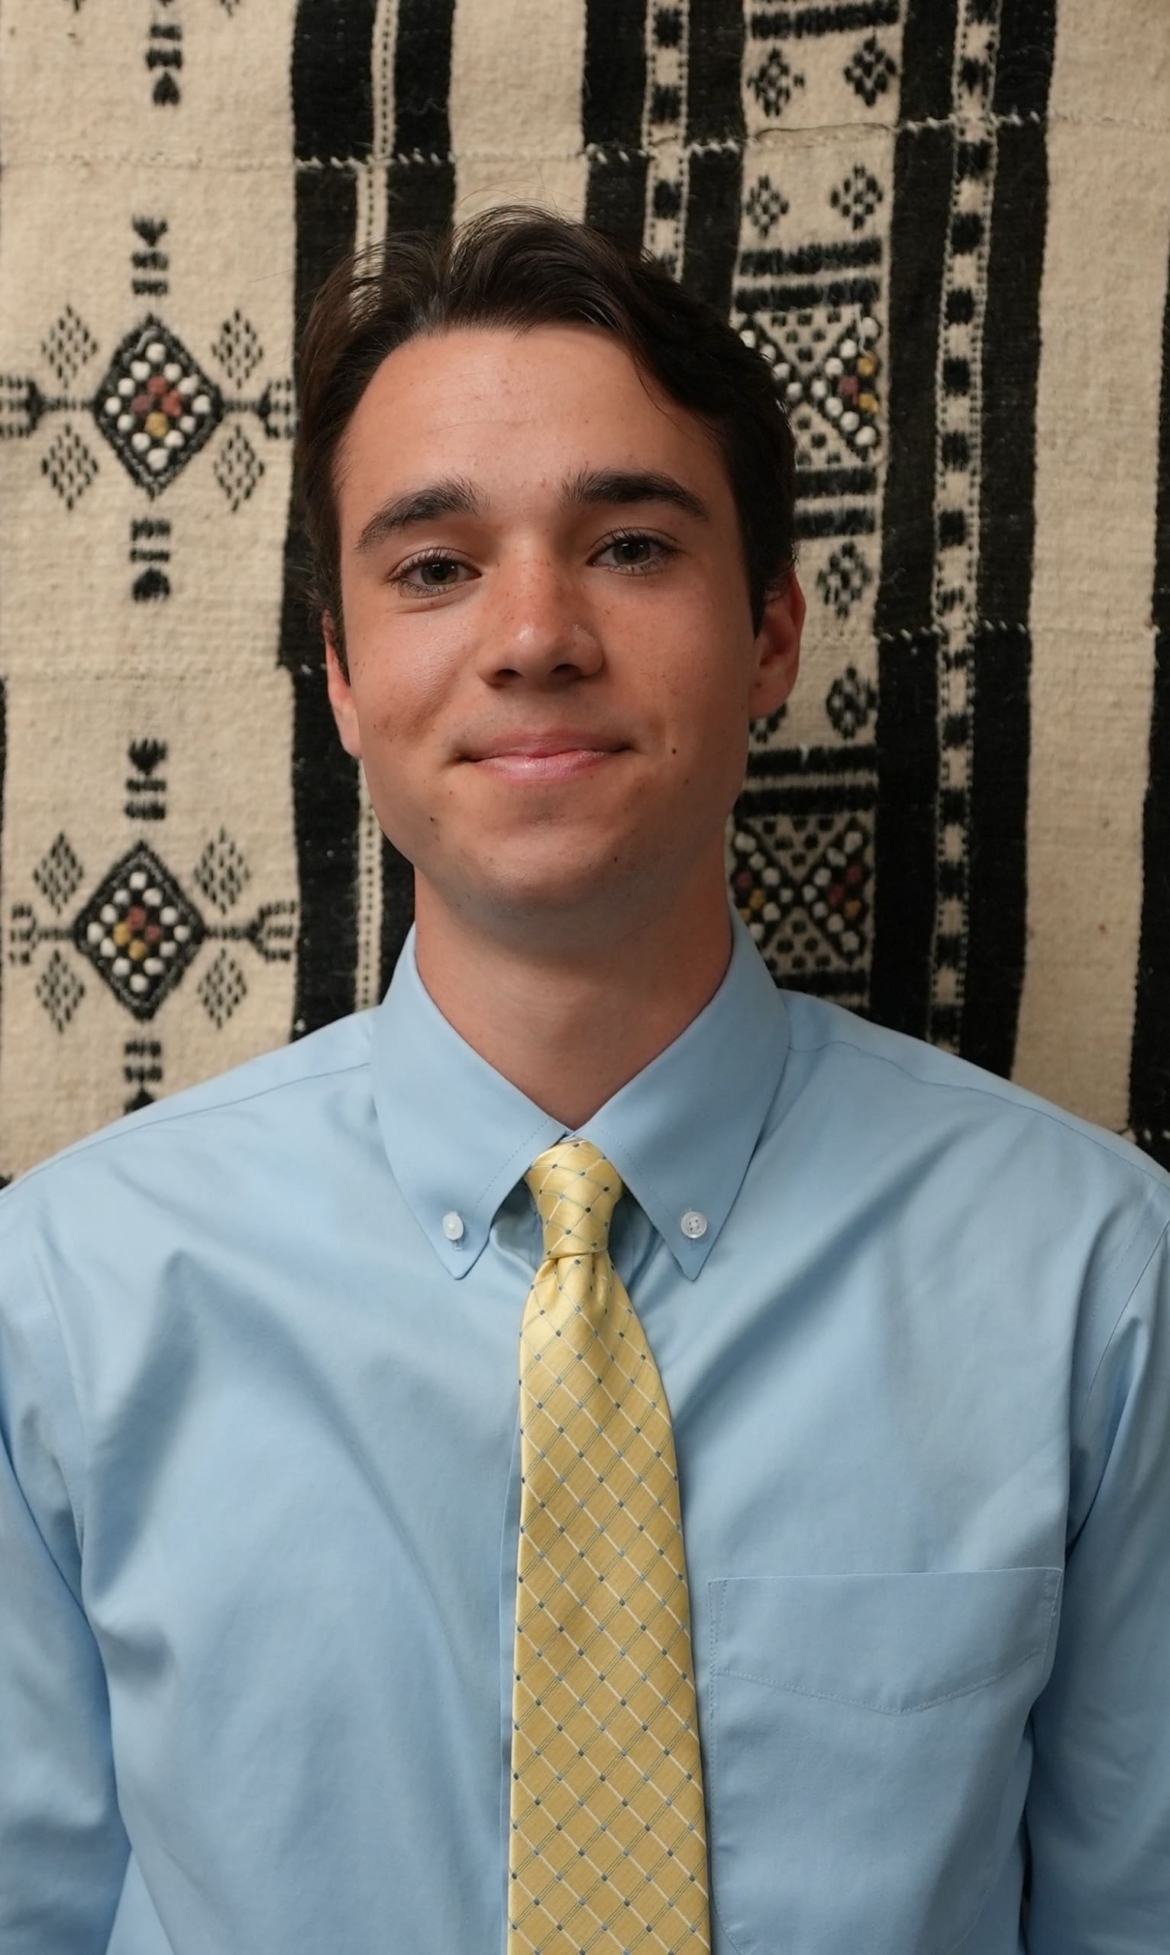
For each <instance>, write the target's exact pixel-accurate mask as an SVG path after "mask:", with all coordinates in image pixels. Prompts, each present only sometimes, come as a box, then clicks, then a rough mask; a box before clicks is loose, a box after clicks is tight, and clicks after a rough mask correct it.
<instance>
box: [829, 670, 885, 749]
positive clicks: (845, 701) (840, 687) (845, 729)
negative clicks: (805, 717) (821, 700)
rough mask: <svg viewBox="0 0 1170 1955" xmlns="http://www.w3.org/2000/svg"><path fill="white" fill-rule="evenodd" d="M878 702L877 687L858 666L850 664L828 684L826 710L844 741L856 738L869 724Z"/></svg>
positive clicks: (832, 724) (831, 724)
mask: <svg viewBox="0 0 1170 1955" xmlns="http://www.w3.org/2000/svg"><path fill="white" fill-rule="evenodd" d="M877 703H878V696H877V690H876V688H875V687H874V685H873V684H872V682H871V681H870V680H869V679H867V678H865V676H864V675H863V674H862V673H860V672H859V671H858V670H857V667H856V666H855V665H847V666H846V667H845V670H844V672H841V673H838V675H837V677H836V678H835V679H834V680H833V683H832V685H831V686H830V687H829V696H828V698H827V699H826V701H825V712H826V713H827V714H828V716H829V724H830V726H831V727H832V728H833V731H834V732H835V733H839V734H840V736H841V738H842V739H843V740H855V739H856V738H857V735H858V734H859V733H861V732H863V731H864V729H865V728H866V727H867V726H868V725H869V722H870V720H871V719H872V718H873V715H874V712H875V711H876V708H877Z"/></svg>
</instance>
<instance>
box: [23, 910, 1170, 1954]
mask: <svg viewBox="0 0 1170 1955" xmlns="http://www.w3.org/2000/svg"><path fill="white" fill-rule="evenodd" d="M581 1131H582V1132H583V1133H585V1134H586V1135H587V1136H588V1137H589V1139H591V1140H592V1141H594V1142H596V1144H597V1145H598V1146H599V1147H600V1148H601V1149H602V1150H603V1151H604V1153H605V1154H606V1155H608V1156H609V1158H610V1159H611V1160H612V1161H613V1162H614V1163H615V1165H616V1166H617V1168H618V1170H619V1171H620V1173H621V1175H622V1177H623V1179H624V1181H625V1183H626V1186H627V1189H628V1191H629V1192H628V1193H627V1195H626V1197H625V1198H624V1199H623V1200H622V1201H621V1203H620V1204H619V1207H618V1212H617V1216H616V1218H615V1223H614V1229H613V1240H612V1248H613V1253H614V1257H615V1260H616V1262H617V1264H618V1267H619V1269H620V1270H621V1273H622V1276H623V1277H624V1279H625V1282H626V1284H627V1286H628V1288H629V1290H630V1292H631V1295H632V1297H633V1299H634V1302H635V1305H636V1307H637V1309H638V1311H639V1313H640V1315H641V1318H642V1321H643V1323H644V1325H645V1328H646V1332H647V1335H648V1337H649V1339H650V1342H651V1345H652V1347H653V1349H654V1351H655V1353H656V1355H657V1359H658V1363H659V1366H660V1367H661V1371H662V1375H663V1379H664V1381H665V1386H666V1391H667V1396H668V1398H669V1401H670V1404H671V1407H672V1410H673V1418H674V1428H675V1435H676V1443H677V1449H678V1456H679V1466H680V1476H681V1482H682V1498H683V1517H684V1529H685V1539H686V1551H687V1559H688V1565H689V1572H690V1587H691V1605H692V1615H693V1628H694V1643H695V1659H696V1666H697V1676H698V1681H699V1714H700V1725H701V1739H702V1746H703V1757H704V1773H705V1780H706V1791H707V1807H708V1826H709V1834H710V1845H711V1860H712V1879H713V1895H714V1905H713V1918H712V1930H713V1938H714V1949H715V1951H716V1955H733V1951H736V1952H737V1955H947V1951H962V1955H1019V1951H1021V1950H1024V1949H1027V1950H1028V1951H1031V1955H1166V1951H1167V1949H1168V1948H1170V1308H1168V1306H1170V1273H1168V1261H1167V1227H1168V1222H1170V1181H1168V1179H1167V1177H1166V1176H1165V1175H1163V1174H1162V1173H1161V1172H1160V1171H1159V1170H1158V1169H1157V1168H1156V1167H1154V1166H1153V1165H1152V1164H1151V1162H1149V1161H1148V1160H1146V1159H1145V1158H1144V1157H1143V1156H1141V1155H1140V1154H1138V1153H1137V1152H1136V1151H1135V1150H1134V1149H1132V1148H1130V1147H1128V1146H1127V1145H1125V1144H1124V1143H1123V1142H1121V1141H1118V1140H1115V1139H1114V1138H1112V1137H1111V1136H1110V1135H1107V1134H1105V1133H1102V1132H1100V1131H1098V1130H1097V1129H1095V1128H1092V1127H1089V1126H1086V1125H1084V1124H1083V1123H1081V1122H1078V1121H1077V1120H1075V1119H1073V1118H1071V1117H1070V1116H1068V1115H1065V1114H1063V1113H1060V1112H1058V1111H1056V1109H1054V1108H1052V1107H1050V1106H1047V1105H1045V1104H1044V1103H1043V1102H1041V1101H1038V1100H1036V1099H1034V1098H1031V1097H1030V1096H1029V1095H1028V1094H1026V1093H1024V1092H1022V1091H1020V1090H1018V1089H1016V1088H1014V1087H1012V1086H1009V1085H1005V1084H1004V1083H1002V1082H1001V1081H999V1080H997V1079H994V1078H992V1077H990V1076H989V1075H986V1074H983V1073H981V1072H978V1071H976V1070H974V1069H973V1068H971V1067H970V1066H967V1065H964V1064H962V1063H961V1062H959V1061H958V1060H955V1059H953V1058H950V1057H947V1056H945V1055H943V1054H941V1053H939V1052H936V1051H933V1050H931V1049H930V1048H928V1047H927V1046H924V1045H921V1044H918V1043H916V1042H914V1041H911V1040H908V1039H905V1038H901V1037H898V1036H896V1035H894V1034H892V1033H890V1032H887V1031H883V1030H879V1029H878V1028H876V1027H874V1026H871V1025H868V1024H866V1023H864V1022H863V1021H861V1020H859V1019H857V1018H855V1017H852V1016H850V1015H849V1014H848V1013H845V1012H842V1011H840V1010H838V1009H836V1008H835V1007H833V1006H832V1005H829V1004H825V1003H822V1002H819V1001H816V1000H814V999H811V998H807V997H801V996H796V995H792V994H782V993H779V992H777V991H776V990H775V988H774V987H773V985H772V982H771V980H770V978H769V976H768V973H767V971H766V969H765V967H764V965H763V964H762V962H761V961H760V959H759V957H758V955H757V953H756V951H755V948H754V946H753V945H752V943H751V940H750V938H749V937H748V935H747V933H746V931H745V930H744V929H743V927H742V925H740V924H739V923H738V920H737V921H736V922H735V938H734V953H733V957H732V961H731V965H730V967H729V970H728V973H727V976H726V978H725V980H724V982H723V985H722V987H721V988H720V990H719V991H718V993H717V994H716V996H715V998H714V999H713V1000H712V1002H711V1003H710V1004H709V1005H708V1007H707V1008H706V1010H705V1011H704V1012H702V1014H701V1015H700V1016H699V1017H698V1018H697V1019H696V1020H695V1021H694V1022H693V1023H692V1024H691V1025H690V1027H689V1028H688V1029H687V1030H686V1031H685V1032H684V1033H683V1034H682V1036H681V1037H680V1038H679V1039H678V1040H677V1041H676V1042H675V1044H674V1045H672V1046H671V1047H670V1048H669V1049H668V1050H667V1051H666V1052H664V1053H663V1054H662V1055H661V1056H660V1057H659V1058H658V1059H656V1060H655V1061H654V1063H653V1064H652V1065H650V1066H649V1067H647V1068H646V1070H645V1071H644V1072H642V1073H641V1074H639V1075H638V1077H637V1078H635V1079H634V1080H632V1081H631V1082H630V1083H629V1085H627V1086H626V1087H625V1088H623V1090H622V1091H621V1092H620V1093H618V1094H617V1095H616V1096H615V1097H614V1098H613V1099H612V1100H610V1102H609V1103H608V1104H607V1105H606V1106H605V1107H603V1108H602V1110H601V1112H600V1113H599V1114H598V1115H597V1117H596V1118H595V1119H593V1120H591V1121H590V1122H589V1123H588V1125H587V1126H586V1127H584V1128H583V1129H582V1130H581ZM562 1132H563V1129H562V1128H561V1127H560V1126H559V1125H558V1123H557V1121H556V1120H554V1119H550V1118H549V1117H548V1116H547V1115H546V1114H544V1113H542V1112H541V1111H540V1110H539V1108H537V1107H536V1106H534V1105H533V1104H532V1103H531V1102H530V1101H529V1100H527V1099H526V1098H524V1096H523V1095H522V1094H520V1093H519V1092H518V1091H517V1090H516V1089H515V1088H514V1087H513V1086H511V1085H510V1084H508V1082H507V1081H506V1080H504V1079H503V1078H501V1077H500V1076H499V1075H498V1074H497V1073H496V1072H495V1071H493V1069H492V1068H491V1067H490V1066H489V1065H487V1064H486V1063H485V1062H484V1061H483V1060H482V1059H481V1058H479V1057H478V1056H477V1055H476V1054H475V1053H474V1052H473V1051H472V1050H471V1049H470V1048H469V1047H468V1046H467V1045H466V1044H465V1043H464V1042H463V1040H462V1039H461V1038H460V1037H459V1036H458V1035H457V1034H456V1032H455V1031H454V1030H453V1029H452V1028H451V1027H450V1026H449V1025H448V1024H447V1023H446V1021H445V1020H444V1019H443V1018H442V1017H441V1015H440V1014H439V1012H438V1011H437V1010H436V1008H435V1006H434V1005H433V1003H432V1002H431V1000H430V999H429V997H428V996H427V994H426V992H425V991H424V989H423V987H422V985H421V982H420V980H419V977H418V973H417V969H416V966H415V962H414V956H413V945H412V944H410V945H408V947H407V950H406V952H405V953H404V955H403V957H402V959H401V961H400V963H399V966H398V969H397V972H396V974H395V977H394V981H393V983H392V985H391V987H390V991H389V993H388V996H387V998H386V1000H385V1001H384V1003H383V1004H382V1005H381V1007H380V1008H379V1009H377V1010H376V1011H372V1012H367V1013H363V1014H361V1015H358V1016H356V1017H353V1018H350V1019H347V1020H344V1021H342V1022H341V1023H338V1024H336V1025H333V1026H330V1027H329V1028H328V1029H327V1030H325V1031H323V1032H320V1033H318V1034H316V1035H314V1036H313V1037H311V1038H308V1039H305V1040H304V1041H303V1042H302V1043H301V1044H299V1045H296V1046H293V1047H290V1048H288V1049H286V1050H284V1051H280V1052H276V1053H273V1054H271V1055H269V1056H267V1057H264V1058H262V1059H258V1060H256V1061H254V1062H252V1063H251V1064H249V1065H247V1066H244V1067H242V1068H240V1069H239V1070H237V1071H235V1072H232V1073H229V1074H228V1075H227V1076H226V1077H224V1078H221V1079H218V1080H215V1081H213V1082H212V1083H211V1084H209V1085H206V1086H202V1087H199V1088H197V1089H195V1090H194V1091H192V1092H188V1093H183V1094H180V1095H179V1096H177V1097H176V1098H174V1099H172V1100H169V1101H166V1102H163V1103H161V1104H159V1105H158V1106H155V1107H151V1108H149V1109H147V1110H146V1111H144V1112H143V1113H141V1114H138V1115H135V1116H133V1117H132V1118H131V1119H129V1120H126V1121H122V1122H120V1123H119V1124H118V1125H117V1126H115V1127H112V1128H110V1129H107V1130H106V1131H104V1132H103V1133H100V1134H97V1135H95V1136H93V1137H92V1138H90V1139H88V1140H86V1141H83V1142H81V1143H80V1144H79V1145H78V1146H76V1147H74V1148H72V1149H70V1150H69V1151H68V1152H67V1153H65V1154H63V1155H60V1156H58V1157H57V1158H56V1159H55V1160H53V1161H50V1162H48V1163H47V1164H45V1165H44V1166H42V1167H40V1168H38V1169H36V1170H34V1171H33V1172H31V1173H29V1174H28V1175H26V1176H25V1177H23V1179H21V1180H19V1181H18V1182H17V1183H16V1184H15V1185H14V1186H13V1187H12V1188H11V1189H10V1190H9V1191H8V1192H7V1193H6V1194H5V1195H3V1196H2V1197H0V1431H2V1436H3V1441H4V1447H3V1451H2V1453H0V1467H2V1478H0V1955H98V1952H99V1951H101V1955H105V1951H107V1950H108V1951H109V1955H501V1951H503V1949H504V1944H505V1885H506V1877H507V1876H506V1869H507V1860H508V1853H507V1829H508V1783H509V1731H510V1699H511V1682H512V1677H511V1670H512V1634H513V1607H514V1592H515V1568H516V1546H517V1514H518V1433H517V1385H516V1373H517V1343H518V1333H519V1325H520V1317H521V1312H522V1309H523V1304H524V1299H525V1296H526V1294H527V1291H528V1288H529V1284H530V1282H531V1279H532V1274H533V1270H534V1268H535V1267H536V1264H537V1262H538V1261H539V1258H540V1253H541V1244H540V1231H539V1225H538V1223H537V1219H536V1216H535V1214H534V1211H533V1208H532V1204H531V1201H530V1199H529V1197H528V1194H527V1191H526V1189H525V1187H524V1185H523V1183H522V1181H521V1180H520V1177H521V1176H522V1175H523V1173H524V1170H525V1169H526V1167H527V1166H528V1165H529V1163H530V1161H531V1160H532V1159H533V1157H534V1156H535V1155H537V1154H538V1153H540V1152H541V1150H542V1149H543V1148H545V1147H547V1146H549V1145H550V1144H551V1143H552V1142H553V1141H555V1140H556V1139H558V1138H559V1137H560V1135H561V1134H562ZM684 1217H686V1218H688V1219H687V1221H686V1226H685V1227H684ZM704 1224H705V1226H703V1225H704ZM1028 1887H1030V1895H1031V1898H1030V1905H1029V1906H1028V1907H1027V1909H1025V1908H1024V1906H1023V1901H1022V1896H1023V1894H1024V1892H1025V1890H1026V1888H1028ZM639 1955H651V1951H649V1950H648V1949H647V1950H645V1951H642V1950H639Z"/></svg>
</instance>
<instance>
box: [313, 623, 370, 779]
mask: <svg viewBox="0 0 1170 1955" xmlns="http://www.w3.org/2000/svg"><path fill="white" fill-rule="evenodd" d="M321 630H322V634H323V636H324V639H325V679H326V684H327V686H328V688H329V704H330V705H331V706H332V708H333V718H334V720H335V721H336V724H337V732H338V736H339V738H340V740H341V744H342V746H343V747H344V748H345V751H346V753H347V754H349V756H350V758H351V759H352V760H360V759H361V757H362V736H361V732H360V730H359V727H358V719H357V708H356V706H355V705H354V700H353V688H352V686H351V685H350V683H349V680H348V678H347V677H346V675H345V671H344V669H343V667H342V663H341V657H340V655H339V653H338V650H337V635H336V630H335V628H334V623H333V619H332V618H331V616H330V615H329V612H328V611H326V613H325V616H324V617H323V618H322V620H321Z"/></svg>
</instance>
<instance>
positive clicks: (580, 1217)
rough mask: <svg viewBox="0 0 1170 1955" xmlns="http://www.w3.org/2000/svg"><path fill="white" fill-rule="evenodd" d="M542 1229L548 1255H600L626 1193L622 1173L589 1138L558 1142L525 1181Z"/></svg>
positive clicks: (534, 1164)
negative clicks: (611, 1223) (617, 1208)
mask: <svg viewBox="0 0 1170 1955" xmlns="http://www.w3.org/2000/svg"><path fill="white" fill-rule="evenodd" d="M524 1179H525V1181H526V1182H527V1183H528V1186H529V1187H530V1188H531V1190H532V1199H533V1201H534V1202H535V1203H536V1208H537V1213H538V1214H539V1216H540V1219H541V1222H542V1223H543V1225H544V1253H545V1255H546V1256H591V1255H599V1254H601V1253H602V1252H603V1251H604V1250H606V1249H608V1247H609V1224H610V1218H611V1217H612V1215H613V1211H614V1209H615V1208H616V1207H617V1204H618V1202H619V1201H620V1200H621V1197H622V1194H623V1192H624V1187H623V1183H622V1178H621V1175H620V1174H619V1173H618V1171H617V1169H616V1168H615V1167H614V1166H613V1163H612V1162H611V1161H607V1160H606V1158H605V1155H604V1154H603V1153H602V1152H601V1151H600V1149H599V1148H596V1147H594V1145H593V1142H592V1141H590V1140H559V1141H558V1142H557V1144H556V1146H555V1147H550V1148H547V1149H546V1150H545V1152H544V1153H543V1154H538V1155H537V1157H536V1159H535V1161H534V1162H533V1163H532V1166H531V1167H530V1168H529V1170H528V1173H527V1174H526V1175H525V1177H524Z"/></svg>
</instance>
